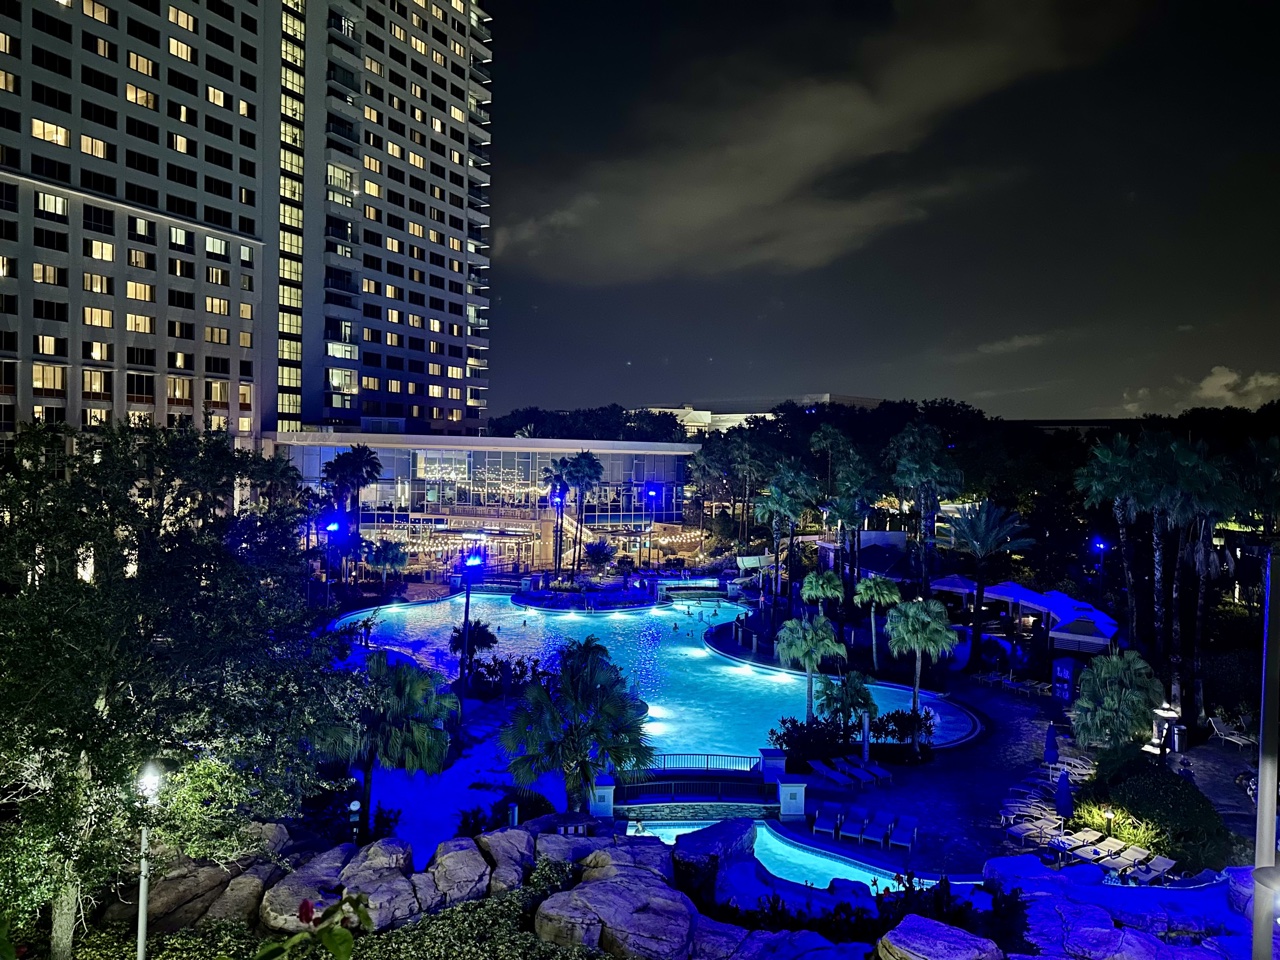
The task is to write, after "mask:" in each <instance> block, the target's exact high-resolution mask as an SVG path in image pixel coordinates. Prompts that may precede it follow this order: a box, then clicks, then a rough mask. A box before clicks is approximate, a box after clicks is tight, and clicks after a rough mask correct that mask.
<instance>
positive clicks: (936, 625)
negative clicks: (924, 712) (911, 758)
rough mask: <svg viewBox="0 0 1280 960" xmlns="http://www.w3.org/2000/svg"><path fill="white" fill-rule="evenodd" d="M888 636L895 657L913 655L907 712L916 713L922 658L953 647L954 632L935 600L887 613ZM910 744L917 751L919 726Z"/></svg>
mask: <svg viewBox="0 0 1280 960" xmlns="http://www.w3.org/2000/svg"><path fill="white" fill-rule="evenodd" d="M885 629H886V631H887V632H888V634H889V652H890V653H892V654H893V655H894V656H895V657H903V656H907V655H914V656H915V658H916V675H915V681H914V683H913V684H912V687H911V712H912V714H915V715H917V716H918V715H919V713H920V670H921V667H922V666H923V663H924V658H925V657H928V658H929V659H930V660H939V659H941V658H942V657H945V656H947V655H948V654H949V653H950V652H951V651H952V649H953V648H954V647H955V645H956V640H957V637H956V632H955V631H954V630H952V629H951V625H950V622H949V621H948V620H947V608H946V607H944V606H943V605H942V602H941V601H939V600H910V601H908V602H906V603H900V604H898V605H897V606H896V607H894V608H893V609H892V610H890V611H889V620H888V623H887V624H886V625H885ZM911 743H912V745H913V746H914V747H915V750H916V752H917V753H919V752H920V730H919V724H918V723H917V724H916V726H914V727H913V728H912V731H911Z"/></svg>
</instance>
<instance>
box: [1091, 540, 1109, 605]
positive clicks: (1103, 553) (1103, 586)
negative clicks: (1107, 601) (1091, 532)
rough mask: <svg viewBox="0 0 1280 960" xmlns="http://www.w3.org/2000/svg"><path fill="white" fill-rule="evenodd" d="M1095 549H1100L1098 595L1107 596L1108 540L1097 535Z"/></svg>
mask: <svg viewBox="0 0 1280 960" xmlns="http://www.w3.org/2000/svg"><path fill="white" fill-rule="evenodd" d="M1093 549H1094V550H1096V551H1098V595H1099V596H1101V597H1104V598H1105V597H1106V595H1107V542H1106V541H1105V540H1103V539H1102V538H1101V537H1095V538H1094V541H1093Z"/></svg>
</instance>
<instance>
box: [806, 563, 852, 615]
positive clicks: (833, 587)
mask: <svg viewBox="0 0 1280 960" xmlns="http://www.w3.org/2000/svg"><path fill="white" fill-rule="evenodd" d="M800 599H801V600H803V601H804V602H805V603H813V604H817V606H818V614H819V615H820V616H821V615H822V614H823V613H824V611H823V609H822V604H823V602H824V601H827V600H831V601H834V602H836V603H837V604H838V603H841V602H842V601H843V600H844V584H843V583H841V582H840V577H839V576H838V575H837V574H836V572H835V571H834V570H815V571H813V572H811V573H806V574H805V575H804V580H803V581H802V582H801V584H800Z"/></svg>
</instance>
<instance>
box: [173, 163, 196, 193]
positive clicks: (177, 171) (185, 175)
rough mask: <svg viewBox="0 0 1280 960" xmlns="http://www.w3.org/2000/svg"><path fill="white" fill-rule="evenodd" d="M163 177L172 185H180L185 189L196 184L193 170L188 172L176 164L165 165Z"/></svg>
mask: <svg viewBox="0 0 1280 960" xmlns="http://www.w3.org/2000/svg"><path fill="white" fill-rule="evenodd" d="M165 176H166V177H167V178H168V179H169V180H172V181H173V182H174V183H180V184H182V185H183V186H186V187H194V186H195V185H196V184H197V182H198V177H197V176H196V172H195V171H194V170H188V169H187V168H186V167H183V166H179V165H178V164H176V163H168V164H165Z"/></svg>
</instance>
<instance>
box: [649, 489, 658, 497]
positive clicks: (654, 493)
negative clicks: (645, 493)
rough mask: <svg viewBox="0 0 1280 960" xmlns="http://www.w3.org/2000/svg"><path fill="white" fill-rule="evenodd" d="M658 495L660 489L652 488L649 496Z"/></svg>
mask: <svg viewBox="0 0 1280 960" xmlns="http://www.w3.org/2000/svg"><path fill="white" fill-rule="evenodd" d="M657 495H658V491H657V490H650V491H649V496H651V497H656V496H657Z"/></svg>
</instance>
